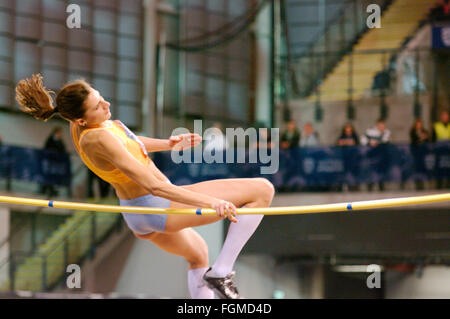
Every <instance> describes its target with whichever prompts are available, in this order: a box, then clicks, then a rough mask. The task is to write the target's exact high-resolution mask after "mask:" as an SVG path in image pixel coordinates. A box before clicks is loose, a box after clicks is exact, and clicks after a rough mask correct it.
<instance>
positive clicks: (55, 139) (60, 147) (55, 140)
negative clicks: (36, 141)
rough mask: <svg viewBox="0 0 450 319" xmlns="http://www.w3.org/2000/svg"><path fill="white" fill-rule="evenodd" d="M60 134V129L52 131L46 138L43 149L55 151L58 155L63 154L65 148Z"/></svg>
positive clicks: (61, 132)
mask: <svg viewBox="0 0 450 319" xmlns="http://www.w3.org/2000/svg"><path fill="white" fill-rule="evenodd" d="M62 134H63V131H62V128H61V127H59V126H58V127H55V128H54V129H53V131H52V132H51V133H50V135H49V136H48V137H47V140H46V141H45V146H44V149H46V150H50V151H55V152H58V153H65V152H66V146H65V145H64V141H63V138H62Z"/></svg>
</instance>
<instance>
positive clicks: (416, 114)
mask: <svg viewBox="0 0 450 319" xmlns="http://www.w3.org/2000/svg"><path fill="white" fill-rule="evenodd" d="M415 53H416V56H415V64H416V65H415V73H416V87H415V89H414V117H416V118H418V117H421V115H422V105H421V104H420V97H419V95H420V54H419V49H416V52H415Z"/></svg>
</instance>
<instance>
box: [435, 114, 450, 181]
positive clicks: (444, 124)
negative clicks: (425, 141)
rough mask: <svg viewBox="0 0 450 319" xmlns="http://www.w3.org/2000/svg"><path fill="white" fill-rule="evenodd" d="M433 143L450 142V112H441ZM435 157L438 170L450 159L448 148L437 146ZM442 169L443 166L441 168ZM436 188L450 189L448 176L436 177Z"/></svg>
mask: <svg viewBox="0 0 450 319" xmlns="http://www.w3.org/2000/svg"><path fill="white" fill-rule="evenodd" d="M432 141H433V142H443V141H450V123H449V112H448V110H444V111H442V112H441V114H440V117H439V122H436V123H434V125H433V135H432ZM435 155H436V165H437V166H436V168H437V167H438V165H441V164H440V163H443V162H444V161H445V158H448V148H447V147H445V146H443V145H435ZM441 167H442V166H441ZM436 186H437V188H438V189H442V188H449V187H450V177H449V176H448V174H447V175H445V174H444V175H442V174H437V175H436Z"/></svg>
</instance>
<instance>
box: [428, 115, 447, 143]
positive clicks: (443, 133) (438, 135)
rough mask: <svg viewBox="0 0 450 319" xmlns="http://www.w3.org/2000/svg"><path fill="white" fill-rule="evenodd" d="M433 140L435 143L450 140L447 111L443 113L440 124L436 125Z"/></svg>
mask: <svg viewBox="0 0 450 319" xmlns="http://www.w3.org/2000/svg"><path fill="white" fill-rule="evenodd" d="M431 140H432V141H433V142H437V141H448V140H450V123H449V118H448V111H447V110H445V111H442V112H441V115H440V117H439V122H436V123H434V125H433V135H432V138H431Z"/></svg>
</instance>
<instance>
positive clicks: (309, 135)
mask: <svg viewBox="0 0 450 319" xmlns="http://www.w3.org/2000/svg"><path fill="white" fill-rule="evenodd" d="M318 145H319V134H318V133H317V132H316V131H315V130H314V127H313V126H312V125H311V123H309V122H307V123H305V125H304V126H303V131H302V133H301V138H300V146H302V147H305V146H318Z"/></svg>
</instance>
